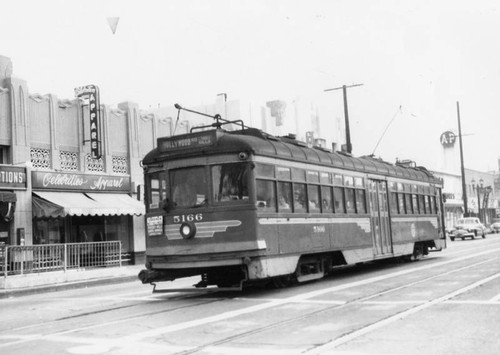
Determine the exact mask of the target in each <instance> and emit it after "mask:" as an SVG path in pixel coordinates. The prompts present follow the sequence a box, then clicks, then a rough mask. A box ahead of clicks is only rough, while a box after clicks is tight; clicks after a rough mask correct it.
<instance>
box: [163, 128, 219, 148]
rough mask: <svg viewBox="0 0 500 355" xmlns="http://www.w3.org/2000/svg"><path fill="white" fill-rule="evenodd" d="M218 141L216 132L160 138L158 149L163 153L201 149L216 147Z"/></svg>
mask: <svg viewBox="0 0 500 355" xmlns="http://www.w3.org/2000/svg"><path fill="white" fill-rule="evenodd" d="M216 141H217V135H216V132H213V131H212V132H203V133H199V134H196V135H192V134H189V135H188V134H183V135H180V136H174V137H168V138H158V148H159V150H160V151H162V152H166V151H169V150H180V149H187V148H199V147H207V146H211V145H214V144H215V142H216Z"/></svg>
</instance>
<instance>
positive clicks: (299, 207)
mask: <svg viewBox="0 0 500 355" xmlns="http://www.w3.org/2000/svg"><path fill="white" fill-rule="evenodd" d="M306 201H307V196H306V184H294V185H293V210H294V212H306V211H307V209H306Z"/></svg>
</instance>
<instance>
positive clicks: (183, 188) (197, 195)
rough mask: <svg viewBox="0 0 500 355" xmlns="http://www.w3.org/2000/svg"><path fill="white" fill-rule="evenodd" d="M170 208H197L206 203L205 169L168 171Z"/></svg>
mask: <svg viewBox="0 0 500 355" xmlns="http://www.w3.org/2000/svg"><path fill="white" fill-rule="evenodd" d="M170 188H171V190H170V191H171V198H172V207H174V208H184V207H198V206H203V205H204V204H205V203H207V202H208V200H207V195H206V190H207V177H206V174H205V168H203V167H195V168H184V169H176V170H171V171H170Z"/></svg>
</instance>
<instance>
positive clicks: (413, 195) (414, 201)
mask: <svg viewBox="0 0 500 355" xmlns="http://www.w3.org/2000/svg"><path fill="white" fill-rule="evenodd" d="M417 198H418V195H415V194H412V195H411V199H412V206H413V211H414V213H415V214H418V213H419V212H418V199H417Z"/></svg>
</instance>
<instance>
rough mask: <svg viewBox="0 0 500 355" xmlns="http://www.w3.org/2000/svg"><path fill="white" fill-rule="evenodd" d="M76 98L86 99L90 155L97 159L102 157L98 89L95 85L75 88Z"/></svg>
mask: <svg viewBox="0 0 500 355" xmlns="http://www.w3.org/2000/svg"><path fill="white" fill-rule="evenodd" d="M75 96H76V97H77V98H82V99H88V101H89V115H90V154H91V156H92V158H94V159H99V158H100V157H101V155H102V152H101V140H100V132H99V127H100V126H99V122H100V114H101V103H100V98H99V88H98V87H97V86H95V85H87V86H80V87H77V88H75Z"/></svg>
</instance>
